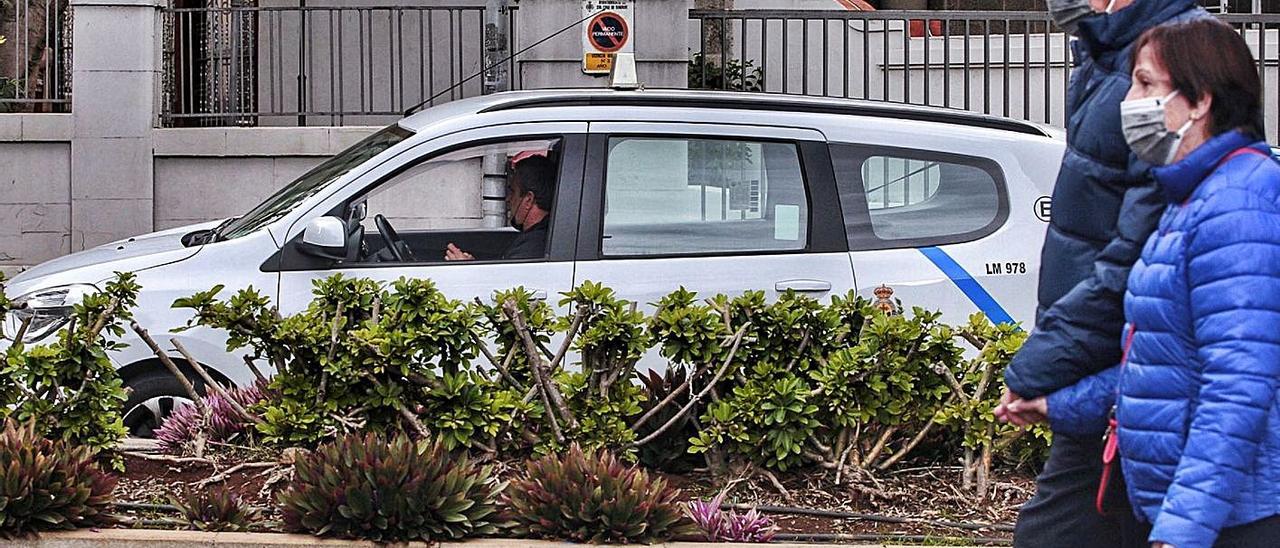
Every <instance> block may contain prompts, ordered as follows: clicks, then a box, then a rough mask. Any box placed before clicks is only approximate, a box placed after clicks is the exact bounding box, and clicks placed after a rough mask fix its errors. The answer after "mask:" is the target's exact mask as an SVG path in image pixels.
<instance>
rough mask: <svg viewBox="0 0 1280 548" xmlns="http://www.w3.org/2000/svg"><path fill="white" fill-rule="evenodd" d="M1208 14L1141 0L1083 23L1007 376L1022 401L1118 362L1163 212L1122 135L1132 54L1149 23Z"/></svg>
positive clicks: (1172, 2)
mask: <svg viewBox="0 0 1280 548" xmlns="http://www.w3.org/2000/svg"><path fill="white" fill-rule="evenodd" d="M1201 17H1209V14H1208V13H1206V12H1205V11H1204V10H1203V9H1200V8H1199V7H1197V5H1196V2H1194V0H1137V1H1135V2H1133V3H1132V4H1130V5H1129V6H1128V7H1126V8H1124V9H1122V10H1120V11H1117V12H1115V13H1114V14H1111V15H1108V16H1099V17H1094V18H1091V19H1088V20H1086V21H1084V22H1083V23H1081V25H1080V32H1079V35H1080V39H1079V40H1076V41H1074V42H1073V43H1072V48H1073V52H1072V53H1073V55H1074V58H1075V60H1076V63H1077V64H1078V66H1077V67H1076V68H1075V69H1074V70H1073V71H1072V74H1071V86H1070V89H1069V91H1070V93H1069V94H1068V97H1067V112H1068V113H1069V116H1068V121H1067V151H1066V155H1065V156H1064V157H1063V158H1062V168H1061V170H1059V172H1058V180H1057V182H1056V183H1055V186H1054V189H1053V217H1052V219H1051V221H1050V224H1049V230H1048V233H1047V234H1046V236H1045V242H1044V249H1043V250H1042V251H1041V257H1040V290H1039V301H1040V310H1039V313H1038V314H1037V320H1036V326H1035V330H1034V332H1033V333H1032V334H1031V338H1030V339H1028V340H1027V342H1026V344H1025V345H1023V347H1022V351H1020V352H1019V353H1018V354H1017V356H1015V357H1014V359H1013V361H1012V363H1011V364H1010V365H1009V368H1008V370H1007V371H1005V382H1006V383H1007V384H1008V385H1009V388H1010V389H1011V390H1013V391H1014V392H1017V393H1018V394H1019V395H1021V396H1023V397H1027V398H1031V397H1036V396H1043V395H1045V394H1048V393H1050V392H1053V391H1054V390H1057V389H1059V388H1062V387H1065V386H1070V385H1071V384H1073V383H1075V382H1076V381H1078V380H1080V379H1081V378H1083V377H1085V376H1086V375H1090V374H1093V373H1096V372H1097V371H1099V370H1100V369H1103V368H1106V367H1107V366H1108V365H1111V364H1114V363H1116V362H1117V361H1119V359H1120V341H1119V333H1120V329H1121V327H1122V325H1123V324H1124V311H1123V308H1122V301H1123V297H1124V290H1125V280H1126V279H1128V276H1129V268H1130V267H1132V266H1133V263H1134V261H1136V260H1137V259H1138V253H1139V252H1140V251H1141V250H1142V243H1143V242H1145V241H1146V240H1147V236H1148V235H1150V234H1151V231H1152V230H1154V229H1155V226H1156V221H1157V220H1158V219H1159V218H1160V211H1161V210H1163V209H1164V201H1163V200H1162V199H1161V198H1160V196H1159V191H1157V190H1156V189H1155V185H1154V184H1152V182H1151V179H1150V176H1149V174H1148V169H1149V167H1150V166H1148V165H1146V164H1144V163H1142V162H1140V161H1138V160H1137V159H1136V158H1135V157H1134V156H1132V153H1131V152H1130V151H1129V147H1128V145H1126V144H1125V141H1124V135H1123V134H1122V133H1121V131H1120V102H1121V101H1122V100H1123V99H1124V96H1125V94H1127V93H1128V92H1129V83H1130V79H1129V73H1130V72H1131V69H1130V66H1129V56H1130V50H1131V46H1132V45H1133V42H1134V41H1136V40H1137V39H1138V37H1139V36H1140V35H1142V33H1143V32H1145V31H1146V30H1147V29H1150V28H1151V27H1154V26H1156V25H1159V24H1161V23H1167V22H1172V21H1182V20H1190V19H1196V18H1201Z"/></svg>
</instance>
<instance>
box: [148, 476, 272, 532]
mask: <svg viewBox="0 0 1280 548" xmlns="http://www.w3.org/2000/svg"><path fill="white" fill-rule="evenodd" d="M169 503H170V504H172V505H174V506H177V507H178V510H179V511H180V512H182V517H183V519H186V520H187V523H189V524H190V525H191V527H192V528H194V529H197V530H200V531H235V532H239V531H248V530H249V525H250V524H251V523H253V521H254V520H256V519H258V511H257V509H255V508H252V507H250V506H249V505H247V504H245V502H244V501H243V500H242V499H241V498H240V497H239V496H238V495H236V494H235V493H234V492H232V491H231V490H230V489H227V488H226V487H225V486H222V485H218V486H215V487H213V488H212V489H191V490H190V491H188V492H187V494H186V496H184V497H174V496H171V497H169Z"/></svg>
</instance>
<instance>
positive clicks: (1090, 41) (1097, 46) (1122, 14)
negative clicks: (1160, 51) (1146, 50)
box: [1079, 0, 1197, 55]
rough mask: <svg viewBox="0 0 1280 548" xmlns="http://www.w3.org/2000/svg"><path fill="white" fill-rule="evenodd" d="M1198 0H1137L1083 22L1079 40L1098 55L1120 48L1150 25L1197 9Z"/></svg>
mask: <svg viewBox="0 0 1280 548" xmlns="http://www.w3.org/2000/svg"><path fill="white" fill-rule="evenodd" d="M1196 8H1197V5H1196V2H1195V0H1135V1H1134V3H1132V4H1129V6H1128V7H1125V8H1124V9H1122V10H1119V11H1117V12H1115V13H1112V14H1111V15H1103V16H1099V17H1092V18H1089V19H1086V20H1084V21H1082V22H1081V23H1080V32H1079V35H1080V41H1081V42H1082V43H1083V45H1084V46H1085V47H1086V48H1088V49H1089V50H1090V51H1091V52H1092V53H1094V54H1095V55H1097V54H1101V53H1104V52H1108V51H1115V50H1121V49H1124V48H1125V47H1128V46H1129V44H1132V43H1133V41H1134V40H1137V39H1138V37H1139V36H1141V35H1142V33H1144V32H1146V31H1147V29H1150V28H1151V27H1154V26H1157V25H1159V24H1161V23H1164V22H1165V21H1168V20H1170V19H1173V18H1174V17H1177V16H1178V15H1181V14H1182V13H1184V12H1187V11H1190V10H1193V9H1196Z"/></svg>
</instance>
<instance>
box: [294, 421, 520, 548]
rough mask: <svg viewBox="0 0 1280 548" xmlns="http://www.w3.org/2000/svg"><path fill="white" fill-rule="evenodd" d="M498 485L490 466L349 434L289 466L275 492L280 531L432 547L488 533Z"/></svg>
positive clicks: (435, 448) (437, 448)
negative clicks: (289, 474)
mask: <svg viewBox="0 0 1280 548" xmlns="http://www.w3.org/2000/svg"><path fill="white" fill-rule="evenodd" d="M503 487H504V485H502V484H499V483H498V482H497V481H496V480H495V479H494V477H493V475H492V471H491V469H490V468H489V467H480V466H477V465H476V464H474V463H473V462H472V461H471V459H470V458H468V457H466V456H465V455H456V454H450V453H449V452H448V451H447V450H445V446H444V444H443V443H442V442H440V441H435V442H428V441H419V442H416V443H415V442H413V441H411V440H409V439H408V438H407V437H405V436H396V437H394V438H392V439H390V440H387V439H386V438H384V437H382V436H380V435H377V434H366V435H365V436H363V437H361V436H359V435H356V434H348V435H346V436H343V437H341V438H339V439H338V440H336V441H334V442H333V443H330V444H326V445H323V446H321V447H320V448H319V449H317V450H316V451H315V452H313V453H311V454H310V455H308V456H306V457H305V458H303V459H301V460H299V461H298V462H296V463H295V465H294V479H293V481H292V482H291V483H290V484H289V487H288V488H287V489H286V490H285V491H284V492H283V493H281V494H280V505H281V507H282V509H283V513H284V521H285V525H286V527H288V529H289V530H291V531H296V532H307V533H312V534H315V535H319V536H333V537H340V538H355V539H365V540H372V541H375V542H401V541H412V540H422V541H438V540H452V539H459V538H463V537H466V536H475V535H484V534H489V533H493V532H494V531H495V530H496V528H495V526H494V525H493V523H492V522H491V521H490V520H491V516H492V515H493V513H494V511H495V501H496V499H497V497H498V494H499V493H500V492H501V491H502V488H503Z"/></svg>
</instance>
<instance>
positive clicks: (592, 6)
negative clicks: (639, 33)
mask: <svg viewBox="0 0 1280 548" xmlns="http://www.w3.org/2000/svg"><path fill="white" fill-rule="evenodd" d="M634 11H635V0H583V2H582V17H583V18H585V19H586V23H585V25H586V26H585V27H583V33H582V72H583V73H585V74H609V71H610V70H611V69H613V60H614V57H615V55H616V54H618V53H633V52H634V51H635V40H634V39H633V37H632V32H633V31H634V29H633V28H632V26H631V22H632V21H634V20H635V19H634V17H633V14H634Z"/></svg>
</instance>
